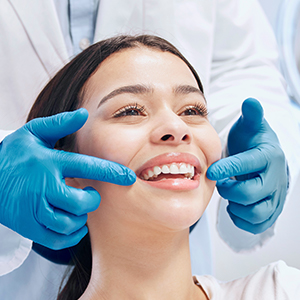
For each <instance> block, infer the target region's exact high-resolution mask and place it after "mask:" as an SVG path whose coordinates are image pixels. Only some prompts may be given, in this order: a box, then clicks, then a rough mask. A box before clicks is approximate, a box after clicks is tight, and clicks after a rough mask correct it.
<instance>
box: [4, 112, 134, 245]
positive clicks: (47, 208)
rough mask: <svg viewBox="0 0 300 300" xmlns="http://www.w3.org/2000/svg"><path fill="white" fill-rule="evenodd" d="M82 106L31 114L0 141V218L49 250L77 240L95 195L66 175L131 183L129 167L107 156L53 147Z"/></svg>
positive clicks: (75, 123)
mask: <svg viewBox="0 0 300 300" xmlns="http://www.w3.org/2000/svg"><path fill="white" fill-rule="evenodd" d="M87 117H88V112H87V111H86V110H85V109H79V110H77V111H74V112H66V113H61V114H58V115H55V116H52V117H47V118H38V119H34V120H32V121H30V122H28V123H27V124H25V125H24V126H23V127H22V128H20V129H19V130H17V131H16V132H14V133H12V134H11V135H9V136H7V137H6V138H5V139H4V140H3V142H2V143H1V144H0V223H1V224H3V225H5V226H7V227H8V228H10V229H12V230H14V231H16V232H18V233H19V234H21V235H22V236H24V237H26V238H29V239H31V240H33V241H34V242H36V243H39V244H41V245H43V246H46V247H48V248H51V249H63V248H67V247H71V246H73V245H76V244H77V243H78V242H79V241H80V240H81V239H82V238H83V237H84V236H85V234H86V233H87V227H86V220H87V213H88V212H91V211H93V210H95V209H96V208H97V207H98V206H99V203H100V195H99V194H98V192H97V191H96V190H94V189H93V188H85V189H84V190H81V189H75V188H73V187H70V186H67V185H66V184H65V180H64V178H65V177H77V178H89V179H94V180H101V181H106V182H111V183H115V184H120V185H131V184H133V183H134V182H135V180H136V176H135V173H134V172H133V171H131V170H130V169H128V168H126V167H124V166H122V165H120V164H117V163H113V162H110V161H107V160H102V159H99V158H95V157H90V156H86V155H81V154H76V153H70V152H64V151H59V150H55V149H53V147H54V145H55V143H56V141H57V140H58V139H60V138H62V137H64V136H66V135H68V134H71V133H73V132H75V131H77V130H78V129H79V128H81V127H82V126H83V124H84V123H85V122H86V120H87Z"/></svg>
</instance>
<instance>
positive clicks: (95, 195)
mask: <svg viewBox="0 0 300 300" xmlns="http://www.w3.org/2000/svg"><path fill="white" fill-rule="evenodd" d="M83 190H84V191H85V192H88V193H89V194H90V195H91V196H92V199H93V205H92V206H89V210H90V211H94V210H96V209H97V208H98V207H99V205H100V202H101V196H100V194H99V193H98V191H97V190H95V189H94V188H93V187H91V186H87V187H85V188H84V189H83ZM90 202H92V201H90ZM90 204H92V203H90Z"/></svg>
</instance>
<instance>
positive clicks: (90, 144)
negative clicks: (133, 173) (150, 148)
mask: <svg viewBox="0 0 300 300" xmlns="http://www.w3.org/2000/svg"><path fill="white" fill-rule="evenodd" d="M141 134H142V132H139V131H137V130H135V129H133V128H132V129H131V128H129V127H127V126H126V125H123V126H122V125H116V126H113V125H107V126H105V125H103V124H99V126H93V127H91V128H87V130H86V131H85V132H82V133H81V136H80V139H79V140H78V144H79V145H80V147H78V149H79V152H80V153H82V154H87V155H91V156H95V157H99V158H103V159H106V160H110V161H113V162H117V163H120V164H122V165H125V166H128V164H129V163H130V161H131V159H132V158H133V157H134V156H135V154H136V153H137V151H138V150H139V149H140V147H141V145H142V142H141V140H142V136H141Z"/></svg>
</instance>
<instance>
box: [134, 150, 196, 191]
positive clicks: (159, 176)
mask: <svg viewBox="0 0 300 300" xmlns="http://www.w3.org/2000/svg"><path fill="white" fill-rule="evenodd" d="M136 174H137V177H138V178H139V179H141V180H142V181H144V182H146V183H147V184H150V185H151V186H153V187H157V188H163V189H176V190H178V189H180V190H181V189H193V188H196V187H198V185H199V177H200V174H201V166H200V162H199V160H198V158H197V157H196V156H194V155H192V154H189V153H177V152H176V153H174V152H172V153H166V154H162V155H159V156H156V157H154V158H152V159H150V160H148V161H147V162H146V163H145V164H144V165H143V166H142V167H140V168H139V169H138V170H137V171H136Z"/></svg>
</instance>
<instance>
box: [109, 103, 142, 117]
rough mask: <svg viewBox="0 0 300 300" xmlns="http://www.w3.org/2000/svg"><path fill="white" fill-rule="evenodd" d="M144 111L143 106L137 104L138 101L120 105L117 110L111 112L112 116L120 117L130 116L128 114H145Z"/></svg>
mask: <svg viewBox="0 0 300 300" xmlns="http://www.w3.org/2000/svg"><path fill="white" fill-rule="evenodd" d="M144 111H145V107H144V106H141V105H139V104H138V103H134V104H129V105H126V106H124V107H122V108H121V109H119V110H118V111H116V112H115V113H114V114H113V117H114V118H120V117H128V116H129V117H130V116H145V114H144Z"/></svg>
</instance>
